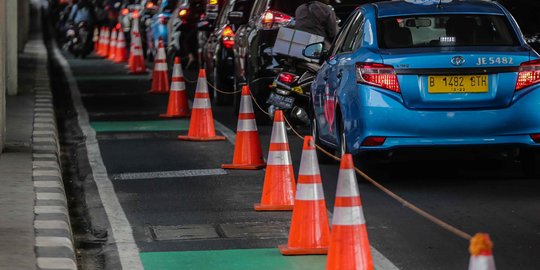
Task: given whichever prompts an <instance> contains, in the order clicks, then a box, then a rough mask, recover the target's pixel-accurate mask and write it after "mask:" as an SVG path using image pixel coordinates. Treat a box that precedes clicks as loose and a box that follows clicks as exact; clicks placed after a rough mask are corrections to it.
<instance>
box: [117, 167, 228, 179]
mask: <svg viewBox="0 0 540 270" xmlns="http://www.w3.org/2000/svg"><path fill="white" fill-rule="evenodd" d="M225 174H227V171H225V170H223V169H203V170H181V171H162V172H141V173H121V174H113V175H111V179H112V180H138V179H156V178H181V177H196V176H211V175H225Z"/></svg>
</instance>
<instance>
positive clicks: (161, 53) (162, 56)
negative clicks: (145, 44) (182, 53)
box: [156, 47, 167, 60]
mask: <svg viewBox="0 0 540 270" xmlns="http://www.w3.org/2000/svg"><path fill="white" fill-rule="evenodd" d="M166 59H167V56H166V54H165V48H163V47H161V48H159V49H158V55H157V58H156V60H166Z"/></svg>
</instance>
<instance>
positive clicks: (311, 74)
mask: <svg viewBox="0 0 540 270" xmlns="http://www.w3.org/2000/svg"><path fill="white" fill-rule="evenodd" d="M280 62H281V64H282V66H283V67H284V68H283V71H282V72H280V73H279V74H278V75H277V76H276V78H275V79H274V82H273V83H272V87H271V88H272V90H271V91H272V92H270V96H269V97H268V100H267V101H266V103H267V104H270V106H269V107H268V112H269V113H270V115H271V116H273V115H274V112H275V110H282V111H283V112H284V113H285V115H286V116H287V118H288V119H290V121H292V123H291V124H293V125H305V126H307V125H309V124H310V122H309V115H308V112H309V111H308V109H309V99H310V91H311V84H312V83H313V80H314V79H315V74H316V73H317V70H319V68H320V65H319V64H317V63H310V62H306V61H302V60H298V59H292V58H285V59H281V61H280Z"/></svg>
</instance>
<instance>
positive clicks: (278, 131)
mask: <svg viewBox="0 0 540 270" xmlns="http://www.w3.org/2000/svg"><path fill="white" fill-rule="evenodd" d="M270 138H271V139H270V143H288V140H287V131H286V130H285V123H284V122H276V123H275V124H274V126H273V127H272V136H271V137H270Z"/></svg>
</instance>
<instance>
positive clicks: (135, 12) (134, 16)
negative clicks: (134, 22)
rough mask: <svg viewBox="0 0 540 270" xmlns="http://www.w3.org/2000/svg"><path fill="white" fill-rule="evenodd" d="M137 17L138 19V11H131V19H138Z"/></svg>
mask: <svg viewBox="0 0 540 270" xmlns="http://www.w3.org/2000/svg"><path fill="white" fill-rule="evenodd" d="M139 17H140V15H139V11H138V10H135V11H133V19H138V18H139Z"/></svg>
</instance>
